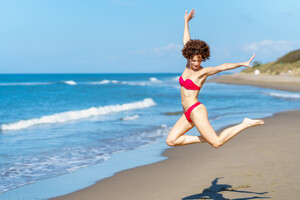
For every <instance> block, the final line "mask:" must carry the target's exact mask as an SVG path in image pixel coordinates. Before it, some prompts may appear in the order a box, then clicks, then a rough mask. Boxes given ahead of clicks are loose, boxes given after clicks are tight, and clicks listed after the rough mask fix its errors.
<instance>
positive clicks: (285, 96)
mask: <svg viewBox="0 0 300 200" xmlns="http://www.w3.org/2000/svg"><path fill="white" fill-rule="evenodd" d="M263 94H265V95H268V96H272V97H276V98H283V99H300V95H299V94H291V93H278V92H265V93H263Z"/></svg>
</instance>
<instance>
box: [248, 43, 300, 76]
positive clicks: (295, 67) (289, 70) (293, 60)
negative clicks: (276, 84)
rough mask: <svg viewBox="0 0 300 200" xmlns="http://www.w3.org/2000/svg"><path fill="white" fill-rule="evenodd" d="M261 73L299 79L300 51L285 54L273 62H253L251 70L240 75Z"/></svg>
mask: <svg viewBox="0 0 300 200" xmlns="http://www.w3.org/2000/svg"><path fill="white" fill-rule="evenodd" d="M255 70H259V72H258V71H256V73H262V74H266V75H289V76H297V77H300V49H298V50H295V51H292V52H289V53H287V54H286V55H284V56H282V57H281V58H279V59H278V60H277V61H275V62H270V63H266V64H261V63H260V62H254V64H253V67H252V68H247V69H245V70H243V71H242V73H247V74H249V73H254V72H255Z"/></svg>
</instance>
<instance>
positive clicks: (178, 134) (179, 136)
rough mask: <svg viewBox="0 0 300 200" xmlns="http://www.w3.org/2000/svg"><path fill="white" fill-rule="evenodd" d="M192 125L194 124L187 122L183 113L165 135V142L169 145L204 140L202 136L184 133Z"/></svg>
mask: <svg viewBox="0 0 300 200" xmlns="http://www.w3.org/2000/svg"><path fill="white" fill-rule="evenodd" d="M193 127H194V124H193V123H191V122H189V121H188V120H187V119H186V117H185V115H184V114H183V115H182V116H181V117H180V118H179V120H178V121H177V122H176V123H175V125H174V126H173V128H172V129H171V131H170V133H169V135H168V137H167V141H166V142H167V144H168V145H169V146H179V145H187V144H193V143H201V142H206V141H205V139H204V138H203V137H202V136H191V135H184V134H185V133H186V132H188V131H189V130H191V129H192V128H193Z"/></svg>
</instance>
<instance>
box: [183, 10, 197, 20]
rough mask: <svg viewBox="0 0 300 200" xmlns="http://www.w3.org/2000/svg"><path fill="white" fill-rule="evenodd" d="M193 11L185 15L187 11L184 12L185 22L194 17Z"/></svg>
mask: <svg viewBox="0 0 300 200" xmlns="http://www.w3.org/2000/svg"><path fill="white" fill-rule="evenodd" d="M195 12H196V11H195V10H194V9H192V10H191V12H190V13H189V14H187V10H186V11H185V16H184V20H185V21H186V22H188V21H190V20H191V19H192V18H193V17H194V14H195Z"/></svg>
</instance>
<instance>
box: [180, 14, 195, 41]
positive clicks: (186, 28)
mask: <svg viewBox="0 0 300 200" xmlns="http://www.w3.org/2000/svg"><path fill="white" fill-rule="evenodd" d="M195 12H196V11H195V10H194V9H192V10H191V12H190V13H189V14H187V10H186V11H185V16H184V32H183V45H185V44H186V43H187V42H188V41H189V40H190V39H191V37H190V31H189V21H190V20H191V19H192V18H193V17H194V14H195Z"/></svg>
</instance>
